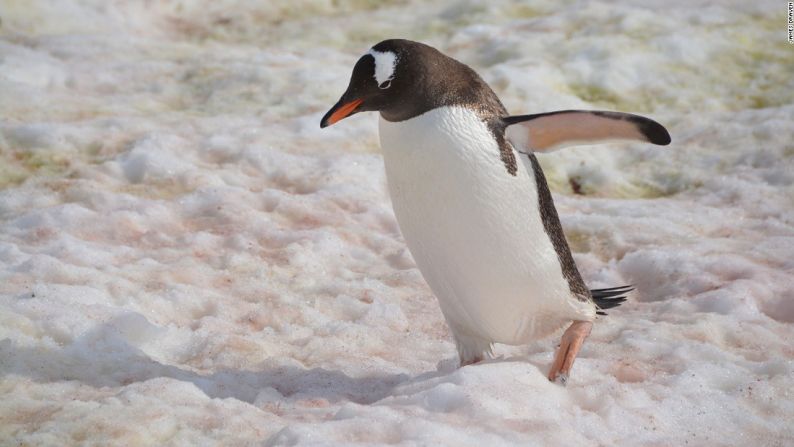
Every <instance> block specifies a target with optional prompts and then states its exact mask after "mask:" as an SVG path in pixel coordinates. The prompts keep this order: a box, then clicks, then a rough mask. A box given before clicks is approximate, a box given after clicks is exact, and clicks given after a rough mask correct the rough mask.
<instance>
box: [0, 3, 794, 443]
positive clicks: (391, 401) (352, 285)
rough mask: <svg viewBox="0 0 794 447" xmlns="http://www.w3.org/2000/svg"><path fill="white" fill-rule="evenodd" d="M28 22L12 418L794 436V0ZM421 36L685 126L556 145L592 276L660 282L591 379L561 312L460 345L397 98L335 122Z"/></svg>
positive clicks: (494, 435) (6, 26)
mask: <svg viewBox="0 0 794 447" xmlns="http://www.w3.org/2000/svg"><path fill="white" fill-rule="evenodd" d="M0 20H2V22H1V23H0V117H1V118H0V188H2V189H0V395H1V396H2V398H0V445H80V444H86V445H119V446H132V445H191V446H192V445H212V444H218V445H341V444H354V443H358V444H406V445H438V444H446V445H455V446H462V445H476V446H483V445H660V446H662V445H665V446H666V445H685V444H688V445H764V446H767V445H769V446H776V445H777V446H784V445H791V444H792V443H793V442H794V426H793V425H792V424H791V421H792V420H794V394H792V393H794V391H792V390H794V347H793V346H794V344H792V340H794V145H793V143H792V141H794V76H792V71H791V67H792V66H794V51H793V50H794V48H793V47H792V46H791V45H789V44H788V43H787V42H786V41H785V34H786V32H785V4H781V3H780V2H774V1H766V0H762V1H754V2H746V1H743V0H730V1H724V2H711V1H707V0H686V1H684V0H676V1H673V2H663V3H662V2H659V3H658V5H657V4H653V5H652V4H651V3H650V2H644V1H638V0H624V1H594V2H579V3H574V4H568V3H565V2H563V3H561V2H554V1H551V0H548V1H537V2H534V1H533V2H531V3H526V4H523V3H517V2H513V1H510V0H496V1H489V2H476V1H462V0H445V1H440V2H434V3H433V4H432V5H430V4H426V3H424V2H419V1H418V0H417V1H414V0H409V1H405V2H384V3H382V4H375V3H374V2H361V1H353V0H350V1H344V0H343V1H339V2H328V1H325V0H316V1H315V0H305V1H301V2H298V3H296V2H293V1H289V2H287V1H273V2H262V1H253V0H250V1H249V0H241V1H237V0H235V1H231V0H221V1H214V2H205V1H199V0H179V1H173V2H135V1H117V2H105V1H100V0H85V1H76V0H59V1H52V0H49V1H48V0H34V1H25V2H13V1H12V2H5V3H4V4H3V7H2V8H0ZM391 37H405V38H412V39H415V40H422V41H424V42H427V43H429V44H431V45H434V46H436V47H438V48H439V49H441V50H442V51H445V52H446V53H448V54H450V55H451V56H453V57H455V58H458V59H459V60H462V61H464V62H466V63H468V64H470V65H471V66H473V67H474V68H475V69H476V70H477V71H478V72H479V73H481V74H482V75H483V77H484V78H485V79H486V80H487V81H488V82H489V83H490V84H491V85H492V86H493V87H494V88H495V89H496V91H497V93H498V94H499V95H500V97H501V98H502V100H503V101H504V103H505V105H506V106H507V107H508V109H509V110H510V111H511V112H513V113H516V114H520V113H538V112H543V111H552V110H559V109H566V108H605V109H613V110H620V111H624V112H632V113H640V114H644V115H648V116H650V117H652V118H654V119H656V120H658V121H660V122H662V123H663V124H665V125H666V126H667V127H668V129H669V130H670V132H671V134H672V137H673V143H672V144H671V145H670V146H669V147H665V148H661V147H657V146H651V145H648V144H642V143H636V144H635V143H631V144H614V145H606V146H591V147H585V148H581V149H566V150H564V151H559V152H557V153H554V154H548V155H542V159H541V163H542V164H543V166H544V168H545V170H546V173H547V176H548V178H549V180H550V183H551V186H552V189H553V191H554V193H555V199H556V202H557V206H558V209H559V211H560V214H561V218H562V221H563V225H564V228H565V230H566V233H567V235H568V238H569V240H570V242H571V246H572V248H573V250H574V251H575V257H576V260H577V262H578V265H579V266H580V269H581V270H582V273H583V275H584V276H585V279H586V281H587V283H588V284H589V285H590V286H591V287H593V288H595V287H609V286H617V285H623V284H628V283H631V284H636V285H637V287H638V291H637V293H635V294H634V295H633V296H632V298H631V300H630V301H629V302H627V303H626V304H624V305H623V306H622V307H620V308H618V309H616V310H614V311H612V312H610V315H609V316H608V317H605V318H601V319H599V320H598V321H597V322H596V325H595V328H594V330H593V334H592V336H591V337H590V338H589V340H588V341H587V342H586V344H585V346H584V349H583V351H582V353H581V357H580V358H579V359H578V360H577V362H576V365H575V367H574V369H573V374H572V377H571V380H570V382H569V384H568V387H567V388H562V387H560V386H557V385H555V384H551V383H549V382H548V381H547V380H546V378H545V373H546V372H547V368H548V367H549V365H550V362H551V358H552V353H553V349H554V347H555V345H556V343H557V341H558V340H557V338H558V336H555V337H552V338H549V339H546V340H542V341H539V342H536V343H533V344H531V345H529V346H524V347H505V346H499V347H497V354H498V355H499V357H498V358H496V359H494V360H493V361H490V362H487V363H485V364H480V365H474V366H468V367H465V368H462V369H456V362H457V360H456V354H455V348H454V346H453V344H452V341H451V339H450V336H449V333H448V331H447V328H446V326H445V324H444V321H443V319H442V317H441V314H440V311H439V310H438V306H437V304H436V301H435V298H434V297H433V296H432V294H431V293H430V291H429V289H428V287H427V286H426V284H425V283H424V281H423V280H422V277H421V275H420V273H419V272H418V270H417V269H416V267H415V265H414V263H413V261H412V259H411V256H410V253H408V252H407V250H406V248H405V244H404V242H403V240H402V238H401V236H400V234H399V230H398V227H397V224H396V222H395V220H394V215H393V212H392V209H391V205H390V203H389V199H388V194H387V193H386V190H385V178H384V171H383V162H382V157H381V155H380V152H379V150H378V147H377V118H376V116H375V115H374V114H359V115H356V116H354V117H351V118H349V119H346V120H344V121H343V122H340V123H338V124H337V125H334V126H332V127H330V128H327V129H323V130H321V129H320V127H319V122H320V118H321V117H322V115H323V114H324V113H325V112H326V110H327V109H328V108H330V106H331V105H333V104H334V102H336V100H337V99H338V97H339V95H341V93H342V92H343V90H344V88H345V86H346V85H347V82H348V78H349V75H350V71H351V69H352V67H353V64H354V63H355V61H356V60H357V58H358V57H359V55H360V54H362V52H363V51H365V50H366V49H367V48H370V47H371V46H372V45H374V44H375V43H377V42H378V41H380V40H382V39H385V38H391ZM574 185H576V189H579V190H580V191H581V192H583V193H584V194H583V195H578V194H574V193H573V190H574Z"/></svg>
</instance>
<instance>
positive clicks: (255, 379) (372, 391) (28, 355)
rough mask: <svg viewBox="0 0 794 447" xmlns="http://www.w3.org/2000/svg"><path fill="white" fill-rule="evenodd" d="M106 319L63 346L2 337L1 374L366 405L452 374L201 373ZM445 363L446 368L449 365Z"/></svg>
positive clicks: (290, 368)
mask: <svg viewBox="0 0 794 447" xmlns="http://www.w3.org/2000/svg"><path fill="white" fill-rule="evenodd" d="M114 322H115V320H112V321H111V322H108V323H104V324H101V325H99V326H98V327H96V328H94V329H92V330H90V331H88V332H87V333H85V334H83V335H82V336H80V337H78V338H76V339H75V340H73V341H72V342H71V343H69V344H66V345H64V346H63V347H60V346H59V347H57V348H56V347H52V348H50V347H28V346H21V345H19V344H18V343H15V342H13V341H11V340H9V339H5V340H2V341H0V377H5V376H6V375H11V374H14V375H20V376H26V377H29V378H30V379H32V380H34V381H37V382H40V383H49V382H61V381H78V382H80V383H82V384H85V385H88V386H91V387H94V388H101V387H119V386H126V385H131V384H134V383H136V382H145V381H147V380H151V379H156V378H171V379H175V380H179V381H182V382H190V383H192V384H194V385H195V386H196V387H198V388H199V389H200V390H202V391H203V392H204V394H206V395H207V396H208V397H210V398H221V399H224V398H234V399H238V400H240V401H243V402H248V403H252V404H253V403H255V402H256V400H257V396H258V395H259V393H260V392H261V391H263V390H267V396H268V399H272V398H273V392H272V390H276V391H277V392H278V393H279V394H280V395H281V396H282V397H283V398H285V399H290V400H302V399H325V400H327V401H328V402H329V403H335V402H340V401H345V402H354V403H357V404H362V405H369V404H372V403H375V402H377V401H379V400H381V399H383V398H385V397H387V396H389V395H390V394H391V393H392V391H393V390H394V389H395V388H397V387H399V386H401V385H405V384H410V383H415V382H421V381H424V380H428V379H432V378H434V377H439V376H443V375H447V374H448V371H429V372H425V373H421V374H418V375H415V376H411V375H408V374H375V375H369V376H365V377H351V376H348V375H347V374H345V373H343V372H341V371H335V370H330V369H325V368H311V369H305V368H302V367H300V366H297V365H283V364H282V365H275V364H268V362H265V364H264V365H261V368H260V369H256V370H242V369H233V368H224V369H219V370H216V371H214V372H212V373H207V374H203V373H199V372H196V371H193V370H191V369H188V368H184V367H180V366H176V365H170V364H165V363H162V362H160V361H158V360H155V359H153V358H152V357H151V356H149V355H147V354H146V353H145V352H144V351H143V350H141V349H140V348H138V347H136V346H135V345H134V344H132V343H130V342H129V341H128V340H127V338H126V337H124V336H123V334H121V333H120V332H119V329H118V326H117V324H115V323H114ZM445 369H446V368H445Z"/></svg>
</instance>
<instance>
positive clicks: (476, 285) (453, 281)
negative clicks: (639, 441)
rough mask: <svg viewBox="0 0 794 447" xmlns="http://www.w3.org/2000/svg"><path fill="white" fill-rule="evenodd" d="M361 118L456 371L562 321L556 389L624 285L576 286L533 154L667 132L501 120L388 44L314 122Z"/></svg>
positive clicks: (486, 94)
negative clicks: (373, 123)
mask: <svg viewBox="0 0 794 447" xmlns="http://www.w3.org/2000/svg"><path fill="white" fill-rule="evenodd" d="M364 111H377V112H380V125H379V133H380V144H381V147H382V150H383V156H384V161H385V167H386V177H387V181H388V188H389V194H390V195H391V199H392V205H393V206H394V214H395V216H396V217H397V222H398V223H399V226H400V230H401V231H402V234H403V237H404V238H405V241H406V243H407V245H408V248H409V249H410V251H411V254H412V255H413V258H414V260H415V261H416V264H417V266H418V267H419V270H420V271H421V272H422V275H423V276H424V278H425V280H426V281H427V283H428V284H429V285H430V288H431V289H432V290H433V293H434V294H435V295H436V297H437V298H438V302H439V304H440V306H441V311H442V313H443V314H444V317H445V319H446V321H447V324H448V325H449V328H450V330H451V332H452V335H453V337H454V339H455V344H456V345H457V350H458V354H459V356H460V364H461V366H463V365H468V364H471V363H476V362H478V361H480V360H482V359H483V358H485V357H486V356H489V355H490V354H491V349H492V346H493V343H505V344H510V345H518V344H524V343H527V342H529V341H531V340H534V339H537V338H540V337H544V336H547V335H549V334H551V333H552V332H554V331H556V330H558V329H560V328H561V327H563V326H564V325H565V324H567V323H571V325H570V326H569V327H568V329H567V330H566V331H565V333H564V334H563V336H562V341H561V343H560V346H559V348H558V351H557V354H556V355H555V359H554V363H553V365H552V367H551V369H550V372H549V374H548V378H549V380H551V381H556V382H558V383H562V384H565V383H566V382H567V380H568V375H569V373H570V370H571V366H572V365H573V362H574V360H575V358H576V355H577V353H578V352H579V349H580V348H581V346H582V343H583V342H584V339H585V338H586V337H587V336H588V335H589V334H590V330H591V328H592V322H593V320H594V319H595V317H596V314H603V310H604V309H609V308H612V307H615V306H617V305H619V304H620V303H622V302H623V301H625V299H626V298H625V295H626V293H627V292H629V291H630V290H632V289H631V287H629V286H624V287H616V288H611V289H599V290H589V289H588V288H587V287H586V286H585V284H584V281H583V280H582V277H581V275H580V274H579V271H578V270H577V268H576V264H575V263H574V260H573V257H572V256H571V251H570V249H569V248H568V243H567V242H566V240H565V235H564V234H563V231H562V227H561V225H560V219H559V217H558V216H557V211H556V209H555V208H554V201H553V200H552V197H551V193H550V192H549V187H548V186H547V184H546V179H545V177H544V175H543V170H541V168H540V165H539V164H538V160H537V158H535V153H536V152H548V151H551V150H554V149H557V148H559V147H562V146H564V145H571V144H582V143H592V142H594V141H603V140H613V139H633V140H641V141H648V142H651V143H653V144H659V145H666V144H669V143H670V135H669V134H668V133H667V130H665V128H664V127H663V126H662V125H660V124H659V123H657V122H655V121H652V120H650V119H648V118H644V117H641V116H637V115H631V114H627V113H617V112H602V111H586V110H562V111H558V112H550V113H540V114H534V115H519V116H510V115H508V113H507V110H506V109H505V107H504V106H503V105H502V103H501V102H500V101H499V98H498V97H497V96H496V94H495V93H494V92H493V90H491V88H490V87H489V86H488V84H486V83H485V81H483V80H482V78H480V76H478V75H477V73H475V72H474V70H472V69H471V68H470V67H468V66H467V65H465V64H463V63H461V62H458V61H457V60H455V59H452V58H450V57H448V56H445V55H444V54H442V53H441V52H439V51H438V50H436V49H435V48H432V47H430V46H427V45H424V44H422V43H418V42H412V41H409V40H401V39H394V40H385V41H383V42H380V43H379V44H377V45H375V46H374V47H372V48H371V49H370V50H369V51H367V53H366V54H364V55H363V56H361V58H360V59H359V60H358V62H356V65H355V67H354V68H353V74H352V76H351V79H350V84H349V85H348V87H347V91H345V93H344V94H343V95H342V98H341V99H340V100H339V102H337V103H336V105H334V106H333V107H332V108H331V110H329V111H328V113H327V114H326V115H325V116H324V117H323V119H322V122H321V124H320V126H321V127H326V126H330V125H332V124H334V123H336V122H337V121H339V120H341V119H343V118H346V117H348V116H350V115H353V114H355V113H358V112H364Z"/></svg>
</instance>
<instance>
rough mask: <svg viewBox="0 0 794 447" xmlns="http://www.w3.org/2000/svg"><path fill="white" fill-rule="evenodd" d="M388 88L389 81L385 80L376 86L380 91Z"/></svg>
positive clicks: (389, 85)
mask: <svg viewBox="0 0 794 447" xmlns="http://www.w3.org/2000/svg"><path fill="white" fill-rule="evenodd" d="M389 87H391V79H387V80H385V81H383V82H381V83H380V85H378V88H379V89H381V90H386V89H387V88H389Z"/></svg>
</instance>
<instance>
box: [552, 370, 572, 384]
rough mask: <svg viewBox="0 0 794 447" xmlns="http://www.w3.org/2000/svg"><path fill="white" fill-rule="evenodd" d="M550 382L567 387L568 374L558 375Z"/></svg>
mask: <svg viewBox="0 0 794 447" xmlns="http://www.w3.org/2000/svg"><path fill="white" fill-rule="evenodd" d="M552 382H554V383H556V384H557V385H561V386H567V385H568V374H565V373H561V374H560V375H558V376H557V377H556V378H555V379H554V380H552Z"/></svg>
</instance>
